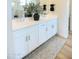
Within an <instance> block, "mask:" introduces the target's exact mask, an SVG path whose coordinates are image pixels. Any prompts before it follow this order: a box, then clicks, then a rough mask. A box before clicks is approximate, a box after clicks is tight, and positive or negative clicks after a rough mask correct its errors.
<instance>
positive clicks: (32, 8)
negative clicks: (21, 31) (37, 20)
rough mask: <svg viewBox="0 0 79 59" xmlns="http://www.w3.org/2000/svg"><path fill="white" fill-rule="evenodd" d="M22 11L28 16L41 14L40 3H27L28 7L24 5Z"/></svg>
mask: <svg viewBox="0 0 79 59" xmlns="http://www.w3.org/2000/svg"><path fill="white" fill-rule="evenodd" d="M24 10H25V11H26V12H27V13H29V14H33V13H36V12H37V13H42V7H41V6H40V3H38V4H34V3H29V4H28V5H27V4H26V5H25V6H24Z"/></svg>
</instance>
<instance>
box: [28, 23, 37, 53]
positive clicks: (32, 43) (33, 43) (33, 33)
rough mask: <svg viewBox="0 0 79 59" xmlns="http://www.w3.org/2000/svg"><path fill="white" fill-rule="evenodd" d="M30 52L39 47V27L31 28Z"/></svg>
mask: <svg viewBox="0 0 79 59" xmlns="http://www.w3.org/2000/svg"><path fill="white" fill-rule="evenodd" d="M29 33H30V35H29V52H31V51H33V50H34V49H35V48H37V47H38V25H34V26H32V27H30V28H29Z"/></svg>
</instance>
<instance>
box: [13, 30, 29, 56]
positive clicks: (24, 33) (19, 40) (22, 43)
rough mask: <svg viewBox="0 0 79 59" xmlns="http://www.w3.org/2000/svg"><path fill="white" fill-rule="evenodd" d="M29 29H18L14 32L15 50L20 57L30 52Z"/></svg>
mask: <svg viewBox="0 0 79 59" xmlns="http://www.w3.org/2000/svg"><path fill="white" fill-rule="evenodd" d="M28 35H29V32H28V29H21V30H18V31H15V32H14V34H13V36H14V37H13V38H14V47H15V48H14V50H15V54H16V55H18V57H24V56H25V55H27V54H28V53H29V51H28Z"/></svg>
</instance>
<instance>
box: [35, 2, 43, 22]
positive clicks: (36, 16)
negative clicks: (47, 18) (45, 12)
mask: <svg viewBox="0 0 79 59" xmlns="http://www.w3.org/2000/svg"><path fill="white" fill-rule="evenodd" d="M33 12H34V15H33V17H34V20H35V21H38V20H39V18H40V14H41V13H42V7H41V6H40V3H38V4H36V5H35V6H34V10H33Z"/></svg>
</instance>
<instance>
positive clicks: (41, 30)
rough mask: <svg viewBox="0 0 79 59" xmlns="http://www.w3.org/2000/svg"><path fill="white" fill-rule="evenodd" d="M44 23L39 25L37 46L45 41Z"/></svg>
mask: <svg viewBox="0 0 79 59" xmlns="http://www.w3.org/2000/svg"><path fill="white" fill-rule="evenodd" d="M46 31H47V27H46V23H42V24H39V45H41V44H42V43H44V42H45V41H46V40H47V32H46Z"/></svg>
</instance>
